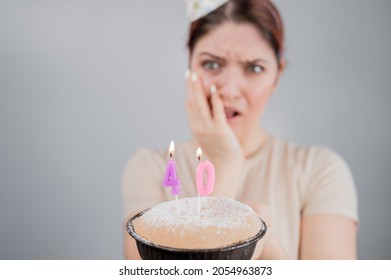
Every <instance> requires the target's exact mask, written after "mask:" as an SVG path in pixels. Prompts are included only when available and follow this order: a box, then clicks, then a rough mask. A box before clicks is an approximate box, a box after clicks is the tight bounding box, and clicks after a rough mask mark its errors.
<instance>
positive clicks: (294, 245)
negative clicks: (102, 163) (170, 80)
mask: <svg viewBox="0 0 391 280" xmlns="http://www.w3.org/2000/svg"><path fill="white" fill-rule="evenodd" d="M187 2H188V5H189V6H188V9H189V15H190V17H191V19H192V23H191V26H190V34H189V40H188V48H189V68H190V69H189V70H188V71H187V73H186V77H187V101H186V110H187V113H188V118H189V123H190V127H191V131H192V134H193V139H191V140H190V141H188V142H185V143H180V144H179V145H178V144H177V146H176V149H175V159H176V161H177V171H178V176H179V177H180V179H181V181H182V185H181V188H182V197H192V196H196V195H197V193H196V188H195V187H194V182H195V172H194V170H195V167H196V164H197V160H196V157H195V150H196V148H197V147H198V146H200V147H202V150H203V152H204V155H205V158H208V159H209V160H210V161H211V162H213V164H214V166H215V170H216V185H215V188H214V192H213V195H214V196H226V197H231V198H234V199H237V200H240V201H242V202H245V203H247V204H249V205H251V206H252V207H253V208H254V210H255V211H256V212H257V213H258V214H259V216H260V217H262V218H263V219H264V220H266V222H267V224H268V228H269V230H268V233H267V238H265V239H264V241H263V243H262V244H260V245H259V246H258V248H257V250H256V252H255V254H254V258H261V259H354V258H356V235H357V226H356V223H357V220H358V215H357V198H356V191H355V186H354V182H353V179H352V176H351V173H350V170H349V168H348V167H347V165H346V164H345V162H344V161H343V160H342V159H341V158H340V157H339V156H338V155H337V154H336V153H334V152H333V151H331V150H329V149H326V148H321V147H307V146H303V145H298V144H294V143H291V142H289V141H286V140H283V139H279V138H278V137H275V136H273V135H270V134H269V133H268V132H267V131H265V130H264V129H263V128H262V127H261V126H260V125H259V120H260V117H261V115H262V113H263V111H264V108H265V106H266V104H267V102H268V100H269V97H270V96H271V94H272V93H273V92H274V91H275V89H276V87H277V85H278V82H279V78H280V76H281V74H282V72H283V70H284V67H285V59H284V56H283V45H284V36H283V35H284V34H283V24H282V20H281V17H280V15H279V12H278V10H277V9H276V7H275V6H274V5H273V4H272V3H271V2H270V1H269V0H231V1H212V0H210V1H202V2H201V1H200V2H198V1H187ZM205 3H207V4H209V6H208V7H207V6H203V5H206V4H205ZM210 5H212V6H210ZM166 162H167V151H164V152H154V151H151V150H146V149H143V150H140V151H139V152H138V153H137V154H136V155H135V156H134V157H133V158H132V159H131V160H130V162H129V164H128V166H127V168H126V170H125V174H124V184H123V194H124V206H125V220H127V219H128V218H129V217H130V216H132V215H133V214H135V213H137V212H139V211H141V210H144V209H146V208H148V207H151V206H154V205H156V204H158V203H160V202H162V201H165V200H170V199H172V198H171V197H170V194H169V192H166V190H164V188H162V187H161V181H162V178H163V173H164V171H165V165H166ZM140 187H142V189H143V192H142V193H141V192H139V190H140ZM125 256H126V258H138V257H139V256H138V253H137V249H136V247H135V243H134V241H133V240H132V239H131V238H130V237H129V236H128V234H127V233H125Z"/></svg>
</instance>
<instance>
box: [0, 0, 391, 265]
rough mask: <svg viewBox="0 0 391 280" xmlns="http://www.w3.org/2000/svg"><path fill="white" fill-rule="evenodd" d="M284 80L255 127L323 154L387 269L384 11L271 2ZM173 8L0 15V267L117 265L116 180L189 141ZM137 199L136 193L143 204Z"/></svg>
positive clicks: (383, 1) (26, 4) (92, 6)
mask: <svg viewBox="0 0 391 280" xmlns="http://www.w3.org/2000/svg"><path fill="white" fill-rule="evenodd" d="M276 3H277V5H278V7H279V8H280V10H281V13H282V14H283V17H284V20H285V25H286V32H287V43H286V49H287V52H286V56H287V58H288V62H289V64H288V68H287V70H286V72H285V74H284V77H283V79H282V83H281V86H280V88H279V90H278V91H277V92H276V94H275V95H274V96H273V97H272V101H271V103H270V104H269V106H268V108H267V112H266V113H265V117H264V119H263V124H264V126H265V127H266V128H268V129H269V130H270V131H271V132H273V133H275V134H277V135H280V136H282V137H287V138H289V139H292V140H293V141H296V142H301V143H308V144H317V145H326V146H329V147H331V148H333V149H335V150H336V151H337V152H339V153H340V154H341V155H342V156H343V157H344V158H345V159H346V161H347V162H348V163H349V165H350V167H351V169H352V172H353V174H354V177H355V180H356V183H357V189H358V194H359V202H360V204H359V209H360V220H361V222H360V228H359V241H358V243H359V244H358V245H359V258H361V259H391V219H390V217H389V215H390V214H391V206H390V205H391V187H390V183H389V182H390V181H391V172H390V171H391V170H390V166H391V149H390V147H389V143H390V142H391V131H390V128H391V125H390V124H389V120H390V119H391V109H390V105H391V104H390V103H391V102H390V101H391V97H390V93H391V92H390V91H391V77H390V65H391V55H390V50H391V32H390V30H389V28H390V26H391V1H389V0H376V1H367V0H360V1H358V0H342V1H341V0H328V1H320V0H316V1H314V0H300V1H283V0H279V1H276ZM186 34H187V19H186V16H185V13H184V4H183V3H182V1H181V0H178V1H152V0H143V1H128V0H126V1H125V0H123V1H113V0H112V1H13V0H1V1H0V172H1V174H0V187H1V188H0V258H1V259H121V258H122V254H123V250H122V231H121V219H122V204H121V188H120V185H121V176H122V171H123V168H124V166H125V164H126V162H127V160H128V159H129V157H130V156H131V155H132V154H133V153H134V152H135V151H136V149H138V148H140V147H142V146H145V147H151V148H157V149H163V148H166V147H167V146H168V144H169V142H170V140H171V139H174V140H175V141H177V142H179V141H182V140H186V139H188V138H189V136H190V132H189V129H188V126H187V119H186V114H185V110H184V79H183V77H184V70H185V68H186V65H187V61H186V49H185V41H186ZM140 191H141V190H140Z"/></svg>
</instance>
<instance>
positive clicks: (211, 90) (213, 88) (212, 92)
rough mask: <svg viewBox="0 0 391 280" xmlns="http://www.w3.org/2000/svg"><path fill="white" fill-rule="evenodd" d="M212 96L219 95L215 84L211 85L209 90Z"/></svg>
mask: <svg viewBox="0 0 391 280" xmlns="http://www.w3.org/2000/svg"><path fill="white" fill-rule="evenodd" d="M209 91H210V94H212V95H214V94H216V93H217V87H216V85H215V84H211V85H210V88H209Z"/></svg>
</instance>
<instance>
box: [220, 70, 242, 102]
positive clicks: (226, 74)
mask: <svg viewBox="0 0 391 280" xmlns="http://www.w3.org/2000/svg"><path fill="white" fill-rule="evenodd" d="M242 87H243V77H242V74H241V73H240V71H238V70H237V69H235V68H230V69H225V71H223V73H221V74H220V77H219V79H218V84H217V88H218V92H219V94H220V95H221V96H222V97H223V98H226V99H236V98H238V97H240V96H241V95H242Z"/></svg>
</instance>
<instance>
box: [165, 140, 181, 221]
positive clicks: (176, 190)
mask: <svg viewBox="0 0 391 280" xmlns="http://www.w3.org/2000/svg"><path fill="white" fill-rule="evenodd" d="M169 153H170V160H169V161H168V164H167V169H166V174H165V175H164V179H163V186H164V187H172V190H171V194H173V195H175V200H176V210H177V214H178V215H179V204H178V195H179V194H180V193H181V189H180V187H179V186H180V180H179V179H178V178H177V176H176V163H175V160H173V159H172V158H173V154H174V141H171V144H170V148H169Z"/></svg>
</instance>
